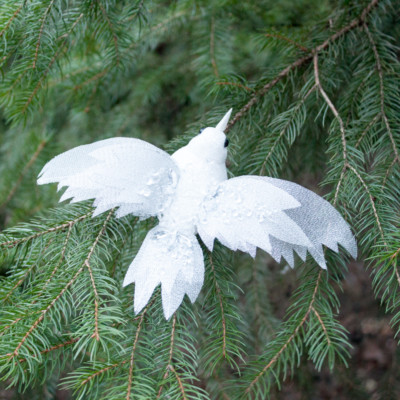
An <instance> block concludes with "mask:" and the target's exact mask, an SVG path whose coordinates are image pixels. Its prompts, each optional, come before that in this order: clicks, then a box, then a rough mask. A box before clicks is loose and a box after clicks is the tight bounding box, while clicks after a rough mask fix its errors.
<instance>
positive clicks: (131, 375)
mask: <svg viewBox="0 0 400 400" xmlns="http://www.w3.org/2000/svg"><path fill="white" fill-rule="evenodd" d="M149 307H150V304H149V305H148V306H147V307H146V308H145V309H144V311H143V313H142V315H141V316H140V320H139V324H138V327H137V329H136V335H135V340H134V342H133V346H132V353H131V358H130V364H129V375H128V389H127V392H126V400H129V399H130V397H131V390H132V382H133V365H134V357H135V351H136V346H137V343H138V340H139V333H140V331H141V329H142V323H143V319H144V316H145V314H146V312H147V310H148V308H149Z"/></svg>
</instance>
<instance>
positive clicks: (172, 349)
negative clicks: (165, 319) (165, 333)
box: [157, 314, 176, 399]
mask: <svg viewBox="0 0 400 400" xmlns="http://www.w3.org/2000/svg"><path fill="white" fill-rule="evenodd" d="M175 326H176V314H174V317H173V319H172V329H171V341H170V345H169V359H168V363H167V367H166V371H165V373H164V376H163V380H165V379H167V378H168V375H169V371H170V365H171V366H172V364H171V363H172V354H173V351H174V341H175ZM163 388H164V384H162V385H161V386H160V389H159V390H158V394H157V399H159V398H160V396H161V393H162V390H163Z"/></svg>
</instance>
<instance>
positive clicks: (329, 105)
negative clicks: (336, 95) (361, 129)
mask: <svg viewBox="0 0 400 400" xmlns="http://www.w3.org/2000/svg"><path fill="white" fill-rule="evenodd" d="M313 59H314V76H315V84H316V86H317V88H318V90H319V92H320V93H321V95H322V97H323V98H324V100H325V102H326V104H327V105H328V107H329V108H330V109H331V111H332V113H333V115H334V116H335V118H336V119H337V121H338V122H339V127H340V133H341V138H342V147H343V149H342V150H343V153H342V154H343V162H344V163H345V164H346V162H347V142H346V131H345V129H344V123H343V120H342V118H341V116H340V115H339V112H338V110H337V109H336V107H335V106H334V105H333V103H332V101H331V99H330V98H329V96H328V95H327V94H326V92H325V90H324V88H323V87H322V85H321V82H320V79H319V69H318V53H315V54H314V58H313Z"/></svg>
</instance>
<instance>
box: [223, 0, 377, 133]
mask: <svg viewBox="0 0 400 400" xmlns="http://www.w3.org/2000/svg"><path fill="white" fill-rule="evenodd" d="M378 2H379V0H372V1H371V2H370V3H369V4H368V6H367V7H365V8H364V10H363V11H362V12H361V15H360V16H359V17H358V18H355V19H353V20H352V21H351V22H350V23H349V24H348V25H346V26H345V27H343V28H342V29H340V30H339V31H338V32H336V33H335V34H333V35H332V36H330V37H329V38H328V39H326V40H325V41H324V42H323V43H321V44H320V45H319V46H316V47H315V48H314V49H311V50H309V52H310V54H308V55H306V56H303V57H300V58H299V59H297V60H296V61H294V62H293V63H292V64H290V65H288V66H287V67H286V68H284V69H283V70H282V71H281V72H279V74H278V75H277V76H276V77H275V78H274V79H272V80H271V81H270V82H268V83H267V84H266V85H264V86H263V87H262V88H261V89H260V90H259V91H258V92H256V93H255V94H254V95H253V96H252V97H251V98H250V100H249V101H248V103H247V104H245V105H244V106H243V107H242V108H241V109H240V110H239V111H238V112H237V113H236V114H235V116H234V117H233V118H232V120H231V121H230V122H229V124H228V126H227V127H226V129H225V133H228V132H229V131H230V130H231V129H232V127H233V126H234V125H235V124H236V123H237V122H238V121H239V120H240V119H241V118H242V117H243V116H244V115H245V114H246V113H247V112H248V111H249V110H250V108H251V107H252V106H254V104H256V103H257V101H258V100H259V98H260V97H262V96H264V95H265V94H266V93H267V92H268V91H269V90H270V89H272V88H273V87H274V86H275V85H276V84H277V83H278V82H279V81H281V80H282V79H283V78H285V77H286V76H287V75H289V73H290V72H291V71H293V70H295V69H296V68H298V67H300V66H302V65H304V64H306V63H308V62H310V61H311V60H312V59H313V54H315V53H319V52H320V51H322V50H325V49H326V48H327V47H328V46H329V45H330V44H331V43H332V42H334V41H335V40H336V39H338V38H339V37H341V36H343V35H344V34H346V33H347V32H349V31H351V30H352V29H354V28H356V27H358V26H359V25H360V24H362V23H363V22H364V21H365V19H366V17H367V15H368V14H369V13H370V12H371V10H372V9H373V8H374V7H376V5H377V4H378Z"/></svg>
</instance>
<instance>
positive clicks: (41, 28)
mask: <svg viewBox="0 0 400 400" xmlns="http://www.w3.org/2000/svg"><path fill="white" fill-rule="evenodd" d="M53 4H54V0H51V1H50V4H49V6H48V7H47V8H46V11H45V12H44V15H43V17H42V24H41V26H40V30H39V36H38V40H37V43H36V50H35V56H34V58H33V63H32V69H35V68H36V61H37V58H38V55H39V47H40V41H41V39H42V34H43V28H44V24H45V22H46V19H47V16H48V14H49V12H50V10H51V7H52V6H53Z"/></svg>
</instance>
